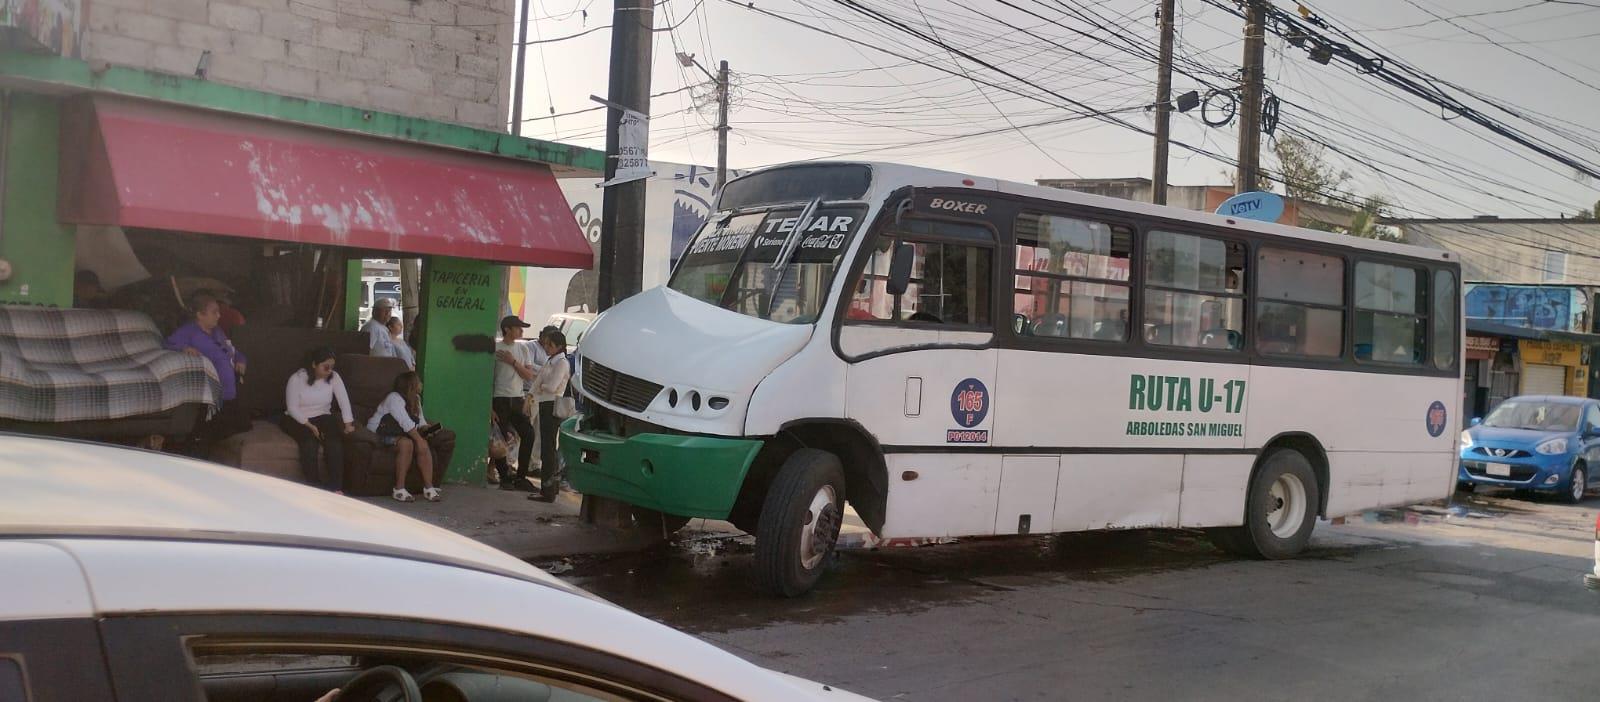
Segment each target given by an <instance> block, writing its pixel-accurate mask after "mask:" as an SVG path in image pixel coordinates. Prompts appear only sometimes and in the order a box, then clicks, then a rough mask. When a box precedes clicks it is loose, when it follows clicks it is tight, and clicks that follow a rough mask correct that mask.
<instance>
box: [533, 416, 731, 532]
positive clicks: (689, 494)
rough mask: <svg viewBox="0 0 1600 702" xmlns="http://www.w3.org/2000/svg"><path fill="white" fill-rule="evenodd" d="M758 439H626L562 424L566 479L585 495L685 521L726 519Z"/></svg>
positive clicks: (572, 423) (672, 436) (654, 436)
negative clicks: (693, 518)
mask: <svg viewBox="0 0 1600 702" xmlns="http://www.w3.org/2000/svg"><path fill="white" fill-rule="evenodd" d="M761 445H762V441H761V440H760V439H725V438H719V437H710V436H688V435H683V434H636V435H634V436H630V437H627V438H622V437H618V436H613V435H611V434H603V433H600V432H594V431H580V430H579V429H578V418H577V417H574V418H572V419H568V420H567V421H565V422H563V423H562V424H561V442H560V447H561V457H562V458H563V459H564V460H565V462H566V466H567V480H568V481H569V482H571V483H572V487H573V488H576V489H577V490H578V492H581V493H583V494H585V495H595V496H597V497H609V498H613V499H617V500H621V501H623V502H627V503H629V504H633V505H638V506H640V507H648V508H650V509H653V510H657V511H659V512H665V513H667V514H675V515H678V516H681V517H704V518H706V519H727V518H728V514H729V512H731V511H732V510H733V503H734V500H735V499H737V498H738V497H739V488H740V486H742V485H743V484H744V476H745V474H746V473H747V472H748V471H749V470H750V464H751V463H752V462H754V461H755V458H756V454H757V453H758V452H760V451H761Z"/></svg>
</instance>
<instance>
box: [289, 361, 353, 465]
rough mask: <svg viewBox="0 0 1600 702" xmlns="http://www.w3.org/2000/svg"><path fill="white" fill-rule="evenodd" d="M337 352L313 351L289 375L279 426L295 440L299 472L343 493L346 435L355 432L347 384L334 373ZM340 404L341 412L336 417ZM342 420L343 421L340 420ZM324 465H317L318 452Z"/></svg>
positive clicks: (339, 410)
mask: <svg viewBox="0 0 1600 702" xmlns="http://www.w3.org/2000/svg"><path fill="white" fill-rule="evenodd" d="M333 366H334V353H333V349H330V348H319V349H312V350H311V351H309V352H307V353H306V355H305V358H304V359H303V360H302V361H301V366H300V370H297V371H295V372H294V375H291V376H289V382H288V383H287V384H286V385H284V388H283V406H284V415H283V419H282V420H281V421H279V423H278V426H280V427H282V428H283V431H284V433H286V434H288V435H289V436H290V437H292V438H293V439H294V441H295V443H296V444H297V445H299V449H300V471H301V473H303V474H304V475H305V478H306V480H308V481H312V482H320V483H322V486H323V487H325V488H327V489H328V490H331V491H333V492H338V493H340V494H343V492H344V436H345V435H346V434H349V433H350V432H353V431H355V430H356V425H355V420H354V419H353V418H351V416H350V396H349V395H348V394H346V393H345V390H344V381H343V380H340V379H339V374H338V373H335V372H333ZM336 402H337V404H338V412H339V414H338V415H337V416H335V415H334V411H335V410H334V405H335V403H336ZM341 420H343V421H341ZM319 447H320V448H321V449H322V454H323V459H324V460H323V462H322V468H321V469H320V470H319V469H318V466H317V449H318V448H319Z"/></svg>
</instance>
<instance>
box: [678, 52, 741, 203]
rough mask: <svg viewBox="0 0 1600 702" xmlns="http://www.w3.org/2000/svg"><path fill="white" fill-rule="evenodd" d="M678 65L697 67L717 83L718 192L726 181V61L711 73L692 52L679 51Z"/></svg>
mask: <svg viewBox="0 0 1600 702" xmlns="http://www.w3.org/2000/svg"><path fill="white" fill-rule="evenodd" d="M678 65H680V66H683V67H684V68H690V67H694V68H698V69H700V72H701V73H704V74H706V77H707V78H710V79H711V81H712V82H714V83H716V84H717V192H719V193H720V192H722V186H723V184H725V183H727V182H728V129H729V127H728V62H727V61H723V62H722V63H721V65H719V66H718V67H717V68H718V70H717V72H716V73H715V74H712V73H711V71H709V70H707V69H706V67H705V66H702V65H700V62H699V61H696V60H695V58H694V54H686V53H684V52H682V51H679V52H678Z"/></svg>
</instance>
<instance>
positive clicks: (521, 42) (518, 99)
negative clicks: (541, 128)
mask: <svg viewBox="0 0 1600 702" xmlns="http://www.w3.org/2000/svg"><path fill="white" fill-rule="evenodd" d="M517 17H518V19H520V20H521V21H520V22H518V24H519V25H521V26H520V27H519V28H518V29H517V77H516V82H515V83H514V84H513V85H512V87H511V133H512V134H514V135H517V136H522V76H523V73H524V71H526V70H527V67H528V0H522V14H520V15H518V16H517Z"/></svg>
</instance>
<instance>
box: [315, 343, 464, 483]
mask: <svg viewBox="0 0 1600 702" xmlns="http://www.w3.org/2000/svg"><path fill="white" fill-rule="evenodd" d="M338 368H339V377H340V378H343V379H344V388H345V391H346V392H348V393H349V394H350V404H351V405H354V407H352V408H351V410H350V413H351V414H352V415H354V416H355V419H356V427H357V428H356V432H355V433H354V434H352V435H350V438H349V439H348V440H346V441H345V449H344V491H345V494H349V495H387V494H389V490H390V489H391V488H393V487H394V458H395V455H394V447H392V446H384V445H383V444H382V443H381V442H379V440H378V437H377V435H376V434H373V433H372V432H370V431H367V420H369V419H371V418H372V413H373V412H375V411H377V408H378V405H379V404H382V403H383V398H384V397H387V396H388V395H389V393H390V392H391V391H392V390H393V389H394V379H395V377H396V376H398V375H400V374H401V373H404V372H406V364H405V362H404V361H401V360H400V359H398V358H378V357H374V356H368V355H364V354H344V355H341V356H339V361H338ZM428 445H429V447H430V448H431V449H432V453H433V478H434V483H433V484H434V485H439V484H440V483H441V482H443V478H444V473H445V471H446V470H447V469H448V468H449V467H450V458H451V456H453V455H454V454H455V449H456V435H455V433H454V432H452V431H450V430H449V429H440V430H439V432H438V433H436V434H434V435H433V436H432V437H430V438H429V441H428ZM406 489H407V490H410V491H411V492H413V493H416V492H420V491H421V490H422V475H421V474H420V473H419V472H418V471H416V470H411V471H409V472H408V473H407V474H406Z"/></svg>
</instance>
